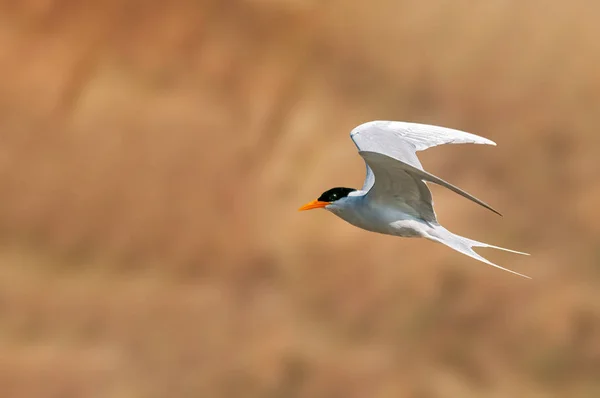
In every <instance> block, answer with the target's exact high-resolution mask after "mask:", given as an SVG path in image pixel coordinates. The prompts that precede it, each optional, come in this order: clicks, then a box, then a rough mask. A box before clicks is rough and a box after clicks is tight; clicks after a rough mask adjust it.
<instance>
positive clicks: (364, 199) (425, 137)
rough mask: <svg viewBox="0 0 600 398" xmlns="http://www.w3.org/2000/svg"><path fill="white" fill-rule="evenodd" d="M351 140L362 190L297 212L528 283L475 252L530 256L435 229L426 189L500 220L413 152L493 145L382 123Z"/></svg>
mask: <svg viewBox="0 0 600 398" xmlns="http://www.w3.org/2000/svg"><path fill="white" fill-rule="evenodd" d="M350 138H351V139H352V141H354V144H355V145H356V147H357V148H358V153H359V155H360V156H361V157H362V158H363V159H364V161H365V164H366V169H367V174H366V178H365V182H364V184H363V187H362V188H361V189H354V188H344V187H337V188H332V189H330V190H328V191H325V192H324V193H323V194H322V195H321V196H320V197H319V198H318V199H316V200H313V201H311V202H309V203H307V204H305V205H304V206H302V207H300V209H299V210H310V209H319V208H322V209H325V210H328V211H329V212H331V213H333V214H335V215H336V216H338V217H340V218H342V219H343V220H345V221H347V222H348V223H350V224H352V225H354V226H356V227H359V228H362V229H365V230H367V231H372V232H377V233H381V234H387V235H394V236H400V237H420V238H426V239H429V240H432V241H435V242H438V243H442V244H444V245H446V246H449V247H451V248H452V249H454V250H456V251H459V252H460V253H463V254H465V255H467V256H469V257H472V258H474V259H477V260H479V261H482V262H484V263H486V264H489V265H492V266H494V267H497V268H500V269H502V270H504V271H508V272H511V273H513V274H516V275H519V276H523V277H525V278H530V277H528V276H526V275H523V274H520V273H518V272H515V271H512V270H509V269H506V268H503V267H501V266H499V265H496V264H494V263H492V262H491V261H489V260H487V259H486V258H484V257H482V256H481V255H479V254H478V253H476V252H475V251H474V250H473V248H474V247H488V248H494V249H499V250H504V251H508V252H511V253H517V254H523V255H528V253H523V252H518V251H515V250H510V249H505V248H503V247H498V246H493V245H489V244H487V243H482V242H478V241H476V240H472V239H469V238H465V237H462V236H459V235H456V234H454V233H452V232H450V231H448V230H447V229H446V228H444V227H442V226H441V225H440V224H439V223H438V221H437V217H436V214H435V212H434V210H433V200H432V197H431V191H430V190H429V188H428V187H427V185H426V183H435V184H438V185H441V186H443V187H445V188H448V189H450V190H451V191H453V192H455V193H457V194H459V195H461V196H463V197H465V198H467V199H469V200H471V201H473V202H475V203H477V204H479V205H480V206H483V207H485V208H486V209H488V210H490V211H492V212H494V213H496V214H498V215H500V213H499V212H498V211H496V210H495V209H493V208H492V207H491V206H490V205H488V204H487V203H485V202H483V201H481V200H479V199H477V198H476V197H474V196H473V195H471V194H469V193H467V192H465V191H463V190H462V189H460V188H458V187H456V186H454V185H452V184H450V183H448V182H446V181H444V180H442V179H441V178H439V177H436V176H434V175H433V174H430V173H428V172H426V171H425V170H424V169H423V166H422V165H421V162H420V161H419V159H418V158H417V154H416V152H417V151H422V150H425V149H427V148H431V147H434V146H437V145H442V144H465V143H472V144H486V145H496V143H495V142H493V141H491V140H488V139H487V138H483V137H480V136H477V135H475V134H470V133H466V132H464V131H459V130H454V129H450V128H446V127H439V126H432V125H427V124H419V123H409V122H399V121H383V120H376V121H371V122H367V123H363V124H361V125H359V126H357V127H355V128H354V129H353V130H352V131H351V132H350Z"/></svg>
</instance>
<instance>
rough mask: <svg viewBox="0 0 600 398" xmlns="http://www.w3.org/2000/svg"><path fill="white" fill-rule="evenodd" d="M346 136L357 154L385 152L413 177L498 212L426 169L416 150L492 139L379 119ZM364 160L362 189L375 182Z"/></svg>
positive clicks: (487, 142)
mask: <svg viewBox="0 0 600 398" xmlns="http://www.w3.org/2000/svg"><path fill="white" fill-rule="evenodd" d="M350 137H351V139H352V141H353V142H354V144H355V145H356V147H357V148H358V150H359V153H361V156H363V153H362V152H365V153H366V152H371V153H377V154H382V155H385V156H386V157H388V158H392V159H393V160H396V161H398V162H400V163H402V164H403V165H405V166H409V167H404V168H405V169H407V170H405V171H406V172H409V173H410V174H411V175H412V176H413V177H416V178H418V179H420V180H424V181H429V182H434V183H436V184H439V185H441V186H443V187H445V188H448V189H450V190H451V191H453V192H455V193H457V194H459V195H461V196H463V197H465V198H467V199H469V200H471V201H473V202H475V203H477V204H479V205H481V206H483V207H485V208H487V209H489V210H491V211H493V212H494V213H496V214H500V213H499V212H498V211H496V210H494V209H493V208H492V207H491V206H489V205H488V204H487V203H485V202H483V201H481V200H480V199H477V198H476V197H474V196H473V195H471V194H469V193H467V192H465V191H463V190H462V189H460V188H458V187H456V186H454V185H452V184H450V183H448V182H446V181H444V180H442V179H441V178H438V177H436V176H434V175H433V174H430V173H428V172H426V171H425V170H424V169H423V166H422V165H421V162H420V161H419V159H418V157H417V154H416V152H417V151H422V150H425V149H427V148H431V147H434V146H437V145H443V144H467V143H471V144H485V145H496V143H495V142H493V141H491V140H489V139H487V138H484V137H480V136H478V135H475V134H471V133H467V132H464V131H460V130H455V129H450V128H446V127H440V126H433V125H427V124H419V123H409V122H397V121H383V120H376V121H372V122H367V123H364V124H361V125H360V126H357V127H356V128H354V129H353V130H352V132H351V133H350ZM363 158H364V156H363ZM386 162H387V161H386ZM365 164H366V177H365V182H364V184H363V188H362V189H363V190H364V191H369V190H370V189H371V188H372V187H373V185H374V184H375V175H374V173H373V170H372V167H370V166H369V162H368V161H367V159H366V158H365ZM425 188H426V187H425ZM420 189H422V188H420Z"/></svg>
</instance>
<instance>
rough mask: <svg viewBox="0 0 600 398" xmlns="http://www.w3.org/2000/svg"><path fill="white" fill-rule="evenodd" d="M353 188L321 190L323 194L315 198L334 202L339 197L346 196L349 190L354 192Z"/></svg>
mask: <svg viewBox="0 0 600 398" xmlns="http://www.w3.org/2000/svg"><path fill="white" fill-rule="evenodd" d="M354 191H356V189H354V188H331V189H330V190H329V191H325V192H323V194H322V195H321V196H320V197H319V199H317V200H318V201H319V202H330V203H331V202H335V201H336V200H339V199H341V198H345V197H346V196H348V194H349V193H350V192H354Z"/></svg>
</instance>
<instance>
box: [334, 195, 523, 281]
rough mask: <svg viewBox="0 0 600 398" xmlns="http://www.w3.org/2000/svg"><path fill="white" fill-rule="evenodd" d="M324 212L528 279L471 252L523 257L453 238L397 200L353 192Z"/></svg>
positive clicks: (450, 233) (476, 242) (366, 228)
mask: <svg viewBox="0 0 600 398" xmlns="http://www.w3.org/2000/svg"><path fill="white" fill-rule="evenodd" d="M326 210H328V211H330V212H332V213H333V214H335V215H337V216H338V217H340V218H342V219H343V220H345V221H347V222H348V223H350V224H352V225H354V226H356V227H358V228H362V229H365V230H367V231H371V232H377V233H381V234H386V235H394V236H400V237H405V238H414V237H423V238H426V239H429V240H432V241H434V242H438V243H442V244H444V245H446V246H448V247H450V248H452V249H454V250H456V251H458V252H460V253H462V254H465V255H467V256H469V257H471V258H474V259H476V260H479V261H482V262H484V263H486V264H489V265H492V266H494V267H496V268H500V269H502V270H504V271H508V272H511V273H513V274H516V275H519V276H523V277H525V278H529V277H528V276H526V275H523V274H519V273H518V272H515V271H511V270H509V269H506V268H503V267H501V266H499V265H496V264H494V263H492V262H491V261H489V260H487V259H486V258H484V257H482V256H481V255H479V254H478V253H476V252H475V251H474V250H473V247H489V248H494V249H499V250H504V251H509V252H512V253H517V254H525V255H527V253H522V252H517V251H514V250H510V249H505V248H503V247H498V246H493V245H489V244H487V243H483V242H478V241H475V240H472V239H469V238H465V237H462V236H459V235H456V234H454V233H452V232H450V231H448V230H447V229H446V228H444V227H442V226H441V225H439V224H438V223H437V222H428V221H425V220H423V219H419V218H418V217H416V216H414V215H412V214H410V213H411V210H412V209H411V208H410V207H407V206H404V205H403V204H402V203H399V202H398V201H396V202H394V203H385V202H380V201H378V202H376V203H373V202H372V201H370V200H369V199H368V197H367V196H365V192H364V191H356V192H353V193H352V194H351V195H349V196H348V197H346V198H343V199H341V200H338V201H336V202H333V203H331V204H330V205H328V206H327V207H326Z"/></svg>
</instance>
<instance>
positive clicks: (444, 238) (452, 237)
mask: <svg viewBox="0 0 600 398" xmlns="http://www.w3.org/2000/svg"><path fill="white" fill-rule="evenodd" d="M424 237H425V238H427V239H430V240H433V241H435V242H439V243H443V244H444V245H446V246H449V247H451V248H452V249H454V250H456V251H458V252H461V253H462V254H466V255H467V256H469V257H472V258H474V259H476V260H479V261H482V262H484V263H486V264H489V265H491V266H493V267H496V268H500V269H501V270H504V271H508V272H510V273H513V274H516V275H519V276H522V277H524V278H528V279H531V277H529V276H527V275H523V274H519V273H518V272H515V271H512V270H509V269H506V268H503V267H501V266H499V265H497V264H494V263H492V262H491V261H489V260H488V259H486V258H485V257H482V256H480V255H479V254H477V253H476V252H475V251H474V250H473V248H474V247H490V248H492V249H498V250H504V251H507V252H511V253H516V254H523V255H525V256H528V255H529V254H528V253H523V252H518V251H516V250H510V249H505V248H504V247H498V246H493V245H488V244H487V243H483V242H478V241H476V240H472V239H469V238H465V237H463V236H460V235H456V234H454V233H452V232H450V231H448V230H447V229H446V228H444V227H442V226H441V225H436V226H435V227H433V228H431V229H429V230H428V231H427V232H426V233H425V235H424Z"/></svg>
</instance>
